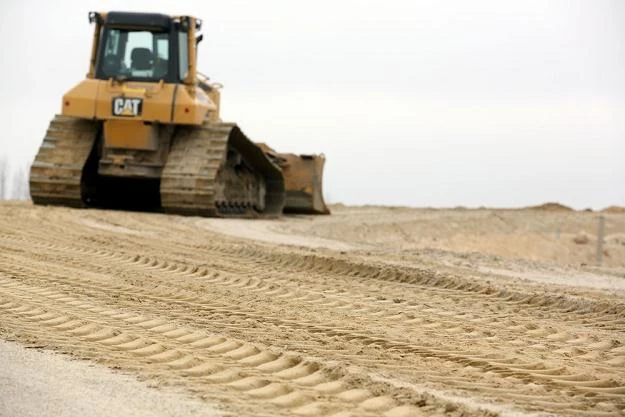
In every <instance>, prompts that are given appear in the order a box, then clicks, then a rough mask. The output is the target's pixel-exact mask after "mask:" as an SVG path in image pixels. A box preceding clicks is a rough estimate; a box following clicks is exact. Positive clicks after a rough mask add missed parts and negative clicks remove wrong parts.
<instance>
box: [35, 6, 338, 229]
mask: <svg viewBox="0 0 625 417" xmlns="http://www.w3.org/2000/svg"><path fill="white" fill-rule="evenodd" d="M89 22H90V23H91V24H93V25H94V32H93V41H92V47H91V58H90V62H89V72H88V73H87V75H86V79H84V80H83V81H81V82H80V83H79V84H77V85H76V86H75V87H73V88H72V89H71V90H69V91H68V92H67V93H66V94H65V95H64V96H63V99H62V103H61V106H62V107H61V108H62V110H61V113H60V114H59V115H57V116H55V117H54V119H53V120H52V121H51V122H50V125H49V127H48V130H47V132H46V135H45V137H44V140H43V143H42V144H41V147H40V149H39V152H38V153H37V156H36V158H35V160H34V162H33V164H32V167H31V171H30V192H31V197H32V200H33V202H34V203H35V204H40V205H61V206H70V207H100V208H119V209H128V210H147V211H163V212H166V213H173V214H181V215H194V216H208V217H252V218H258V217H263V218H264V217H276V216H279V215H280V214H281V213H283V212H293V213H302V214H327V213H329V210H328V207H327V206H326V204H325V202H324V200H323V193H322V176H323V168H324V164H325V157H324V156H323V154H318V155H315V154H311V155H296V154H284V153H278V152H276V151H274V150H273V149H272V148H270V147H269V146H267V145H265V144H259V143H255V142H253V141H252V140H250V139H249V138H248V137H247V136H246V135H245V134H244V133H243V131H242V130H241V129H240V128H239V127H238V126H237V125H236V124H234V123H226V122H223V121H222V120H221V118H220V100H221V94H220V93H221V87H222V86H221V85H220V84H218V83H214V82H211V81H210V80H209V78H208V77H207V76H205V75H203V74H202V73H200V72H199V71H198V70H197V57H198V45H199V44H200V42H201V40H202V38H203V35H202V34H201V33H200V31H201V29H202V21H201V20H200V19H198V18H195V17H192V16H169V15H164V14H157V13H131V12H108V13H99V12H90V13H89Z"/></svg>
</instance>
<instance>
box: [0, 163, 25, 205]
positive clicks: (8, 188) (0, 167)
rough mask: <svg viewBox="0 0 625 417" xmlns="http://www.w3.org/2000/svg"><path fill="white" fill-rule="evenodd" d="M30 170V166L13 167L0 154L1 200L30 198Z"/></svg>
mask: <svg viewBox="0 0 625 417" xmlns="http://www.w3.org/2000/svg"><path fill="white" fill-rule="evenodd" d="M29 171H30V167H28V166H26V165H22V166H18V167H13V166H11V164H10V163H9V161H8V160H7V159H6V158H4V157H1V156H0V200H28V199H29V198H30V190H29V188H28V173H29Z"/></svg>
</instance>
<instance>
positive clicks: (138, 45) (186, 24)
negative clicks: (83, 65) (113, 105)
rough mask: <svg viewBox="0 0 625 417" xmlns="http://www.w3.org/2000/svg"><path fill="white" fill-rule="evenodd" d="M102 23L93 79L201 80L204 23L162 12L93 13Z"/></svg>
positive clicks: (98, 24) (97, 30)
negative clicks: (199, 57) (197, 59)
mask: <svg viewBox="0 0 625 417" xmlns="http://www.w3.org/2000/svg"><path fill="white" fill-rule="evenodd" d="M89 20H90V21H91V22H92V23H95V24H96V27H95V33H94V48H93V51H92V57H91V63H92V65H91V68H90V71H89V74H88V78H95V79H99V80H110V79H113V80H115V81H118V82H123V81H136V82H161V81H162V82H165V83H171V84H177V83H185V84H193V83H194V82H196V77H197V75H196V69H195V65H194V64H195V56H196V46H197V43H198V42H199V41H200V40H201V36H199V37H197V38H196V36H195V34H196V32H197V31H199V30H200V28H201V21H200V20H199V19H195V18H193V17H190V16H180V17H170V16H167V15H162V14H156V13H128V12H110V13H107V14H102V13H96V12H91V13H90V14H89Z"/></svg>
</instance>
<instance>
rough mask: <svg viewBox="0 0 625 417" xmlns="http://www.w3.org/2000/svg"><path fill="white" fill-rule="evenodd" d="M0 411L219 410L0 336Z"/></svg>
mask: <svg viewBox="0 0 625 417" xmlns="http://www.w3.org/2000/svg"><path fill="white" fill-rule="evenodd" d="M0 358H2V359H1V362H2V371H1V372H0V374H1V375H2V378H0V416H7V417H8V416H16V417H17V416H21V417H42V416H65V417H84V416H91V417H109V416H129V417H161V416H162V417H165V416H167V417H169V416H171V417H174V416H205V417H217V416H219V415H220V414H219V413H218V412H217V411H215V410H212V409H211V408H210V407H209V406H208V405H207V404H205V403H203V402H201V401H198V400H193V399H190V398H187V397H185V396H184V395H175V394H169V393H163V392H159V391H156V390H154V389H151V388H150V387H149V386H148V385H147V384H142V383H140V382H138V381H136V379H134V378H131V377H128V376H124V375H120V374H119V373H115V372H113V371H111V370H109V369H107V368H105V367H100V366H94V365H93V364H90V363H86V362H79V361H71V360H68V358H67V357H65V356H61V355H58V354H54V353H51V352H45V351H43V352H42V351H35V350H32V349H24V347H22V346H21V345H18V344H16V343H8V342H4V341H1V340H0Z"/></svg>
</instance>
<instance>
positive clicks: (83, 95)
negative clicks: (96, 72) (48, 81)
mask: <svg viewBox="0 0 625 417" xmlns="http://www.w3.org/2000/svg"><path fill="white" fill-rule="evenodd" d="M99 83H100V81H98V80H91V79H87V80H84V81H81V82H80V83H78V85H76V86H75V87H74V88H72V89H71V90H69V91H68V92H67V93H66V94H65V95H64V96H63V101H62V102H61V113H62V114H63V115H65V116H74V117H80V118H83V119H93V117H94V115H95V104H96V99H97V96H98V84H99Z"/></svg>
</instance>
